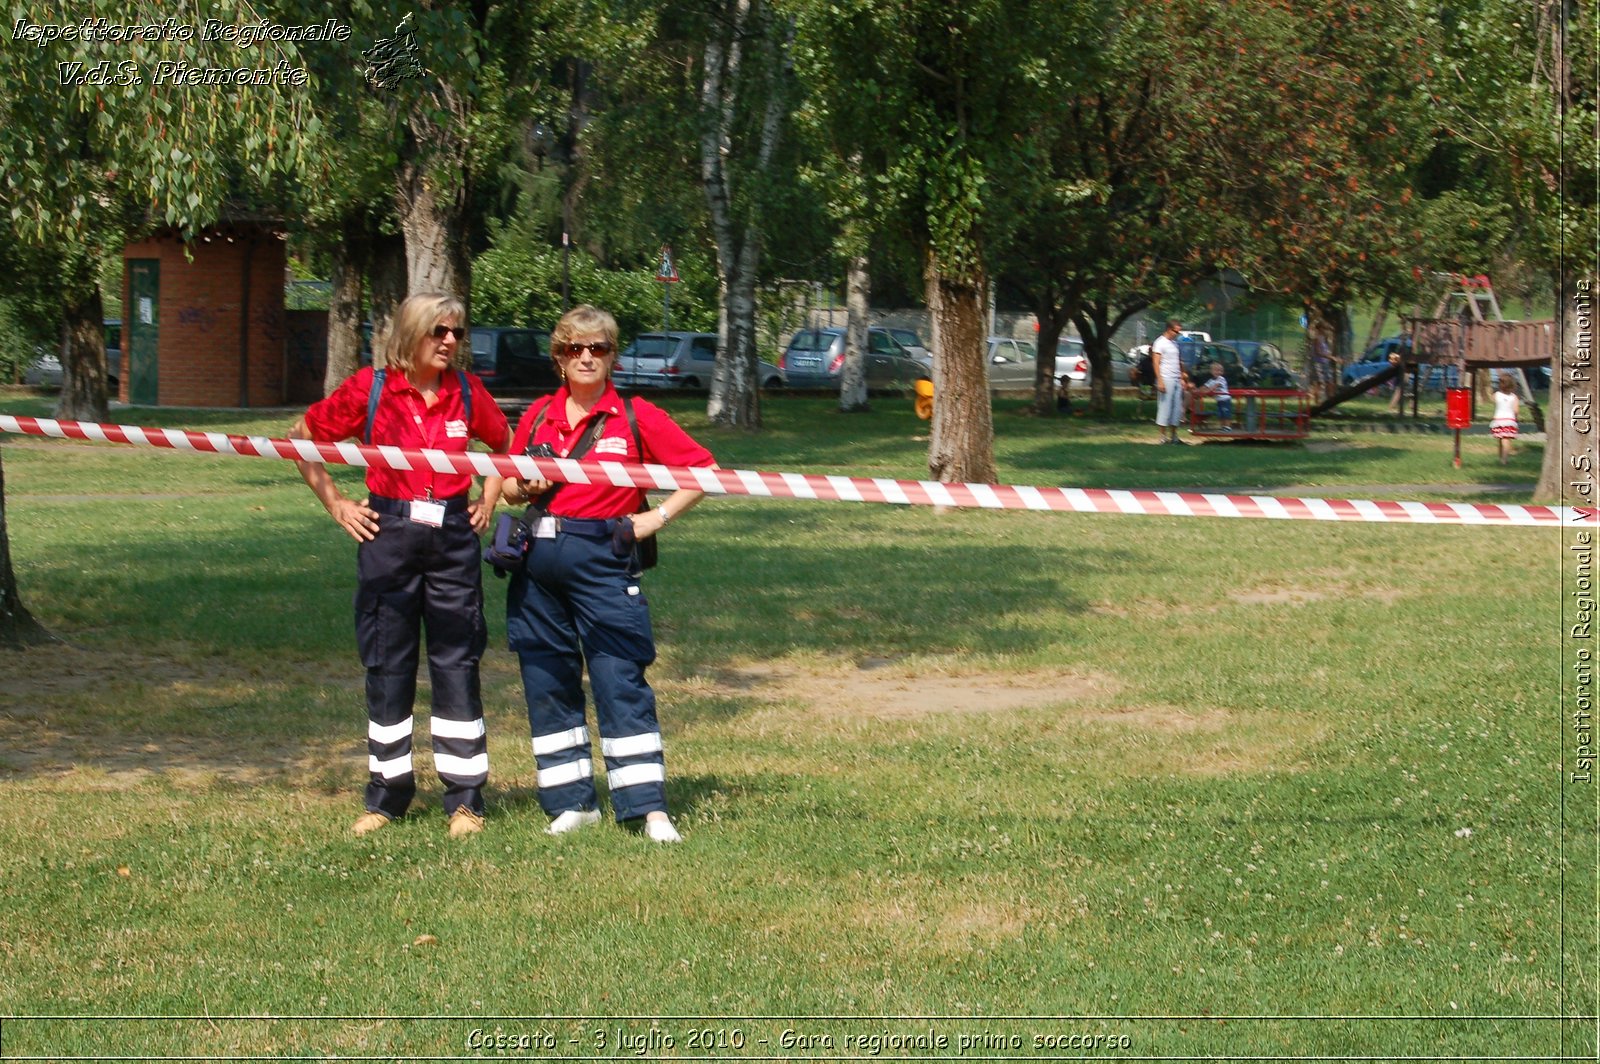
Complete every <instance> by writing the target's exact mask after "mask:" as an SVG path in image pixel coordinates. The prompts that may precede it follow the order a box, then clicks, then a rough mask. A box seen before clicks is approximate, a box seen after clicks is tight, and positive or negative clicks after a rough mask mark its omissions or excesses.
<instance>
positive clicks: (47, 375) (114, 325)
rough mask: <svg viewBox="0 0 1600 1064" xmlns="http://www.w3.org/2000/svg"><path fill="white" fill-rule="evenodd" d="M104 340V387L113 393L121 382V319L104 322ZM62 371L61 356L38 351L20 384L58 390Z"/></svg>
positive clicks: (50, 352)
mask: <svg viewBox="0 0 1600 1064" xmlns="http://www.w3.org/2000/svg"><path fill="white" fill-rule="evenodd" d="M103 324H104V328H105V339H106V387H107V388H108V389H109V390H110V391H112V392H113V393H114V392H116V391H117V389H118V387H119V386H120V385H121V382H122V319H121V318H107V319H105V321H104V323H103ZM62 376H63V371H62V368H61V356H60V355H59V354H57V353H55V352H53V351H45V350H43V349H39V353H38V354H37V355H36V356H35V358H34V360H33V361H32V362H30V363H29V364H28V368H27V369H26V370H24V371H23V373H22V383H23V384H26V385H28V386H29V387H31V388H59V387H61V379H62Z"/></svg>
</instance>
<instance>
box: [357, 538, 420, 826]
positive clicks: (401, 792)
mask: <svg viewBox="0 0 1600 1064" xmlns="http://www.w3.org/2000/svg"><path fill="white" fill-rule="evenodd" d="M405 524H406V522H403V521H401V520H399V519H397V518H393V517H389V516H387V515H380V518H379V532H378V535H377V536H376V537H375V538H373V539H372V540H370V541H368V542H365V543H363V544H361V546H360V548H359V549H358V550H357V554H356V573H357V579H358V584H357V589H356V598H355V615H356V618H355V619H356V645H357V647H358V649H359V650H360V653H361V663H362V664H363V665H365V666H366V667H367V675H366V695H367V770H368V779H367V786H366V794H365V805H366V807H367V808H368V809H371V810H376V811H378V812H381V813H383V814H385V815H386V816H390V817H400V816H404V815H405V811H406V809H407V808H408V807H409V806H410V804H411V799H412V798H413V797H414V796H415V794H416V777H415V776H414V774H413V771H412V760H411V733H412V706H413V704H414V703H415V702H416V694H417V657H418V620H419V617H420V596H421V580H420V579H419V577H418V575H417V570H416V561H417V559H416V547H417V546H418V544H417V541H416V539H415V537H413V536H411V535H409V530H408V529H406V528H405V527H404V525H405Z"/></svg>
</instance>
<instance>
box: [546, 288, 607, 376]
mask: <svg viewBox="0 0 1600 1064" xmlns="http://www.w3.org/2000/svg"><path fill="white" fill-rule="evenodd" d="M595 333H599V334H600V335H601V336H604V337H605V338H606V342H607V343H609V344H610V345H611V349H612V351H615V350H616V349H617V319H616V318H613V317H612V316H611V312H610V311H608V310H601V309H600V308H599V307H593V306H590V305H589V304H588V303H579V304H578V305H577V306H575V307H573V308H572V309H571V310H569V311H567V312H566V313H565V314H563V315H561V320H560V321H558V322H556V327H555V329H554V330H552V331H551V333H550V360H551V361H552V362H554V363H555V364H556V373H557V374H558V375H559V376H561V377H562V378H563V379H565V377H566V367H564V366H563V365H562V364H561V360H560V359H559V358H557V357H556V352H557V351H559V350H561V347H562V345H563V344H565V343H567V342H568V341H570V340H571V339H572V338H573V337H574V336H593V335H594V334H595Z"/></svg>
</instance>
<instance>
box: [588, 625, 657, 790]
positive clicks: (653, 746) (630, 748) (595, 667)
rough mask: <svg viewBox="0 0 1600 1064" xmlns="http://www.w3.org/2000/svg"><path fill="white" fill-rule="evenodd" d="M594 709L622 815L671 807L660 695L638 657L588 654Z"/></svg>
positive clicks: (609, 783) (608, 779)
mask: <svg viewBox="0 0 1600 1064" xmlns="http://www.w3.org/2000/svg"><path fill="white" fill-rule="evenodd" d="M589 681H590V683H592V684H593V685H594V701H595V714H596V716H598V717H599V720H600V734H601V736H602V738H601V740H600V749H601V752H602V753H603V754H604V755H605V760H606V785H607V787H609V788H610V790H611V808H612V812H613V813H614V814H615V816H616V818H617V819H618V820H631V819H633V818H634V817H641V816H644V815H645V814H646V813H649V812H653V811H655V810H658V809H659V810H662V811H665V810H666V808H667V787H666V782H667V768H666V760H665V757H664V755H663V752H662V743H661V731H660V729H659V727H658V726H657V724H656V696H655V691H654V690H652V689H651V687H650V685H649V683H647V682H646V681H645V678H644V666H643V665H641V664H639V663H638V662H636V661H626V660H623V659H621V658H614V657H606V656H603V655H602V656H597V657H591V658H590V659H589Z"/></svg>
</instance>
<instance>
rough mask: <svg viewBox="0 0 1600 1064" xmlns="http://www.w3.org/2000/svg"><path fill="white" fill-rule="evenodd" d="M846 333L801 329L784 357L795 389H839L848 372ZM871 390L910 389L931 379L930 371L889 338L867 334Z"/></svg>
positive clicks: (881, 333) (879, 333) (877, 333)
mask: <svg viewBox="0 0 1600 1064" xmlns="http://www.w3.org/2000/svg"><path fill="white" fill-rule="evenodd" d="M844 339H845V337H844V330H843V329H801V330H800V331H799V332H797V333H795V334H794V338H793V339H791V340H790V341H789V347H788V349H787V350H785V351H784V353H783V375H784V379H785V380H786V381H787V382H788V384H789V387H791V388H831V389H833V390H835V391H837V390H838V388H839V376H840V374H841V373H842V372H843V370H844ZM866 359H867V387H868V388H908V387H910V386H911V385H913V384H915V383H916V382H917V381H919V380H921V379H923V378H925V377H927V376H928V367H927V366H925V365H923V364H922V363H921V362H919V361H918V360H917V359H915V358H913V357H911V355H910V354H909V353H908V352H907V351H906V349H905V348H903V347H901V346H900V344H899V342H898V341H897V340H895V338H894V337H893V336H891V335H890V334H889V330H887V329H882V328H878V327H877V326H873V327H872V328H870V329H868V330H867V355H866Z"/></svg>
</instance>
